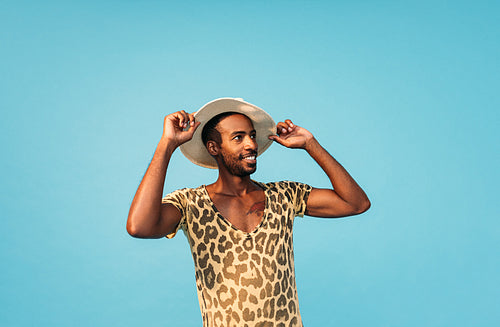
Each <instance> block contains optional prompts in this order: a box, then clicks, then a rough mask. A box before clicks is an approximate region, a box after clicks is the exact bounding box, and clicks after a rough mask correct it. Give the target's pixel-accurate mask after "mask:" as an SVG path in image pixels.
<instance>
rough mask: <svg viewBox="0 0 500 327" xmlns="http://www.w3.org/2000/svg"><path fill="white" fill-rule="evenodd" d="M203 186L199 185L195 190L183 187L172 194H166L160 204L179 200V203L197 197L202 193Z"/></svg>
mask: <svg viewBox="0 0 500 327" xmlns="http://www.w3.org/2000/svg"><path fill="white" fill-rule="evenodd" d="M204 189H205V185H200V186H198V187H196V188H190V187H185V188H181V189H178V190H175V191H173V192H170V193H168V194H167V195H165V196H164V197H163V199H162V202H164V203H165V202H166V201H169V200H178V201H179V200H181V201H186V200H190V199H194V198H197V197H199V196H200V195H201V194H203V193H204Z"/></svg>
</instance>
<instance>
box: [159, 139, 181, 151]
mask: <svg viewBox="0 0 500 327" xmlns="http://www.w3.org/2000/svg"><path fill="white" fill-rule="evenodd" d="M177 147H178V145H177V144H175V142H173V141H172V140H169V139H168V138H166V137H163V136H162V138H161V139H160V142H159V143H158V147H157V148H158V149H159V150H161V151H162V152H165V154H172V153H174V151H175V149H177Z"/></svg>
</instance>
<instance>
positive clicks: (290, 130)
mask: <svg viewBox="0 0 500 327" xmlns="http://www.w3.org/2000/svg"><path fill="white" fill-rule="evenodd" d="M285 123H286V124H287V125H288V126H287V129H288V131H289V132H292V131H293V130H294V129H295V125H294V124H293V123H292V121H291V120H290V119H286V120H285Z"/></svg>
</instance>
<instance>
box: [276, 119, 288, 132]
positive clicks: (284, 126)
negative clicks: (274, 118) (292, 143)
mask: <svg viewBox="0 0 500 327" xmlns="http://www.w3.org/2000/svg"><path fill="white" fill-rule="evenodd" d="M276 130H277V134H286V133H287V132H288V124H285V123H284V122H281V121H280V122H279V123H278V125H276Z"/></svg>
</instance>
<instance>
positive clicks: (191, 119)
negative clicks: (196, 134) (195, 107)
mask: <svg viewBox="0 0 500 327" xmlns="http://www.w3.org/2000/svg"><path fill="white" fill-rule="evenodd" d="M188 118H189V125H191V126H193V125H194V123H195V122H196V120H195V118H194V114H188Z"/></svg>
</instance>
